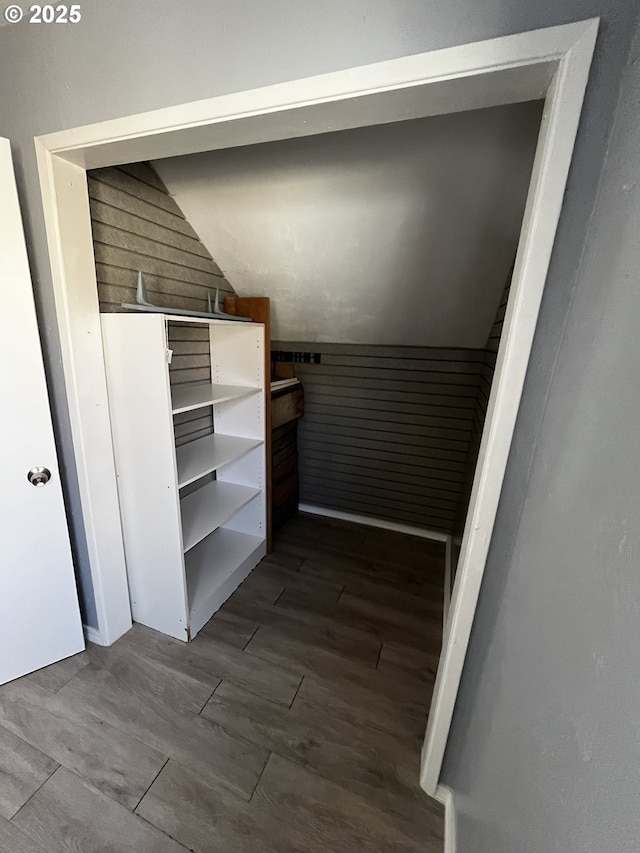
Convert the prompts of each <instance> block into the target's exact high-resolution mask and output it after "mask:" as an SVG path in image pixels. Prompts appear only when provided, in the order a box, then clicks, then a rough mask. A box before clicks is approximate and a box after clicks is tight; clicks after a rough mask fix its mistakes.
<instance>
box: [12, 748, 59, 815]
mask: <svg viewBox="0 0 640 853" xmlns="http://www.w3.org/2000/svg"><path fill="white" fill-rule="evenodd" d="M49 757H51V756H49ZM52 761H55V759H52ZM61 767H62V764H60V763H58V766H57V767H54V769H53V770H52V771H51V773H49V775H48V776H47V778H46V779H43V780H42V782H41V783H40V784H39V785H38V787H37V788H36V790H35V791H34V792H33V793H32V794H31V796H30V797H28V798H27V799H26V800H25V801H24V803H23V804H22V805H21V806H20V808H19V809H18V811H17V812H16V813H15V814H14V815H13V817H12V818H11V821H13V820H14V819H15V818H16V817H18V815H19V814H20V812H21V811H22V810H23V808H24V807H25V806H26V805H27V804H28V803H30V802H31V800H32V799H33V798H34V797H35V795H36V794H37V793H38V791H39V790H40V788H42V787H43V785H46V784H47V782H48V781H49V779H51V777H52V776H53V775H54V774H55V773H57V772H58V770H60V768H61Z"/></svg>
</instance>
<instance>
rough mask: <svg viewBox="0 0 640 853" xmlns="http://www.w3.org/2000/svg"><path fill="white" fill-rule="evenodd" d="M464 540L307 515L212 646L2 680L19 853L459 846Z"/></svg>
mask: <svg viewBox="0 0 640 853" xmlns="http://www.w3.org/2000/svg"><path fill="white" fill-rule="evenodd" d="M443 575H444V545H442V544H441V543H438V542H433V541H429V540H423V539H417V538H413V537H407V536H403V535H401V534H396V533H390V532H387V531H382V530H377V529H373V528H365V527H361V526H356V525H350V524H346V523H343V522H337V521H332V520H329V519H321V518H318V517H313V516H308V515H302V514H299V515H298V516H296V517H295V518H294V519H292V520H291V521H290V522H288V524H287V525H286V526H285V527H284V529H283V530H282V531H281V533H280V534H278V536H277V537H276V539H275V542H274V552H273V554H271V555H270V556H269V557H267V558H265V559H264V560H263V561H262V562H261V563H260V565H259V566H258V567H257V568H256V569H255V571H254V572H253V573H252V574H251V575H250V577H249V578H248V579H247V580H246V581H245V582H244V583H243V584H242V586H241V587H240V588H239V589H238V590H237V591H236V592H235V593H234V595H233V596H232V597H231V598H230V599H229V601H228V602H227V603H226V604H225V605H224V606H223V608H222V609H221V610H220V611H219V612H218V613H217V614H216V615H215V616H214V618H213V619H212V620H211V621H210V622H209V624H208V625H206V626H205V628H204V629H203V630H202V632H201V633H200V634H199V635H198V636H197V637H196V639H195V640H194V641H193V642H192V643H190V644H185V643H181V642H179V641H178V640H173V639H171V638H169V637H165V636H164V635H162V634H158V633H156V632H154V631H151V630H150V629H148V628H144V627H143V626H141V625H136V626H134V628H133V629H132V630H131V631H130V632H129V633H128V634H126V635H125V636H124V637H122V638H121V639H120V640H119V641H118V642H117V643H115V644H114V645H113V646H111V647H109V648H102V647H99V646H93V645H89V647H88V649H87V651H86V652H83V653H82V654H80V655H76V656H74V657H73V658H69V659H68V660H65V661H61V662H60V663H57V664H53V665H52V666H50V667H47V668H46V669H43V670H40V671H39V672H37V673H33V674H31V675H28V676H26V677H25V678H22V679H18V680H17V681H14V682H11V683H10V684H6V685H4V686H2V687H0V756H1V758H0V853H45V851H46V853H72V852H73V853H98V851H100V853H178V851H185V850H192V851H196V853H209V852H210V851H223V853H294V852H295V853H298V851H299V853H320V851H326V853H329V851H330V852H331V853H356V851H357V853H361V851H367V853H387V851H394V853H395V851H398V853H418V851H420V853H441V851H442V850H443V815H442V810H441V807H440V806H439V804H437V803H436V802H434V801H433V800H430V799H429V798H428V797H427V796H426V795H425V794H424V793H423V792H422V791H421V790H420V788H419V786H418V769H419V761H420V747H421V742H422V738H423V736H424V731H425V726H426V718H427V713H428V708H429V701H430V698H431V690H432V686H433V680H434V678H435V671H436V667H437V661H438V655H439V652H440V640H441V633H442V596H443Z"/></svg>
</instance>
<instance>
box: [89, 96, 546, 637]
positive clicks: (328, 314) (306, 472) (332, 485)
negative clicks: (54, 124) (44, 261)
mask: <svg viewBox="0 0 640 853" xmlns="http://www.w3.org/2000/svg"><path fill="white" fill-rule="evenodd" d="M540 119H541V104H540V103H539V102H529V103H524V104H516V105H509V106H505V107H495V108H491V109H486V110H477V111H474V112H470V113H460V114H455V115H444V116H434V117H430V118H427V119H417V120H412V121H407V122H396V123H393V124H390V125H383V126H374V127H364V128H356V129H354V130H349V131H340V132H336V133H329V134H322V135H317V136H310V137H304V138H302V139H292V140H282V141H276V142H269V143H264V144H261V145H253V146H249V147H247V148H237V149H225V150H220V151H212V152H203V153H200V154H192V155H187V156H184V157H179V158H173V159H172V160H165V161H162V160H161V161H157V162H154V163H138V164H128V165H123V166H119V167H112V168H106V169H98V170H94V171H93V172H89V196H90V207H91V217H92V227H93V236H94V249H95V259H96V273H97V283H98V296H99V301H100V309H101V312H102V329H103V339H104V350H105V364H106V369H107V377H108V390H109V401H110V408H111V420H112V431H113V438H114V448H115V454H116V466H117V470H118V483H119V498H120V505H121V512H122V524H123V531H124V538H125V551H126V559H127V567H128V573H129V584H130V592H131V604H132V611H133V618H134V620H135V621H139V622H142V623H143V624H145V625H148V626H149V627H152V628H156V629H157V630H159V631H162V632H164V633H166V634H169V635H171V636H173V637H178V638H180V639H184V640H188V639H191V638H193V637H194V636H195V635H196V634H197V632H198V631H199V630H200V629H201V628H202V626H203V625H204V624H205V623H206V622H207V620H208V619H209V618H210V617H211V615H212V614H213V613H214V612H215V611H216V610H217V609H218V608H219V607H220V606H221V605H222V603H223V602H224V601H225V599H226V598H227V597H228V596H229V595H230V594H231V593H232V592H233V591H234V589H235V588H236V587H237V586H238V584H240V583H241V582H242V580H243V579H244V578H245V577H246V576H247V575H248V574H249V572H250V571H251V569H252V568H253V567H254V566H255V565H256V564H257V563H258V562H259V560H260V559H261V558H262V557H263V556H264V555H265V553H267V552H268V550H269V547H270V540H271V534H272V532H273V531H277V529H278V527H279V526H281V525H282V524H284V523H286V521H287V519H289V518H291V517H292V516H293V515H295V513H296V512H297V511H298V510H299V509H301V510H302V511H306V512H314V513H319V514H327V515H332V516H334V517H338V518H340V517H344V518H352V519H355V520H356V521H358V520H361V521H363V522H365V523H373V524H377V525H380V526H388V527H390V528H391V529H401V530H405V531H408V532H413V533H415V534H417V535H423V536H428V535H430V534H436V535H443V534H444V535H446V536H452V537H453V538H454V540H457V541H458V542H459V541H460V538H461V536H462V533H463V530H464V523H465V516H466V510H467V505H468V501H469V496H470V492H471V485H472V481H473V474H474V470H475V465H476V461H477V455H478V449H479V445H480V439H481V435H482V429H483V424H484V418H485V415H486V410H487V403H488V399H489V395H490V390H491V381H492V377H493V371H494V369H495V362H496V356H497V351H498V347H499V342H500V335H501V330H502V325H503V323H504V318H505V313H506V311H507V305H508V299H509V293H510V280H511V272H512V269H513V261H514V257H515V253H516V249H517V244H518V238H519V232H520V225H521V222H522V215H523V211H524V205H525V201H526V194H527V188H528V183H529V178H530V173H531V166H532V163H533V156H534V153H535V146H536V140H537V134H538V131H539V126H540ZM140 274H141V275H142V279H143V281H144V286H145V296H146V299H147V300H148V302H149V303H151V304H152V305H153V306H154V309H153V310H151V311H149V310H148V306H147V307H145V306H138V307H139V308H140V309H142V310H132V309H131V307H127V306H132V305H135V303H136V295H138V296H139V292H138V291H139V288H138V282H139V276H140ZM216 294H217V297H218V298H217V300H216ZM214 304H215V305H216V306H217V307H218V309H219V311H221V312H225V314H227V315H229V316H225V317H220V316H215V315H213V314H209V316H206V315H207V314H208V313H209V312H211V307H212V306H213V305H214ZM176 310H177V311H179V312H180V314H178V315H176V314H172V312H173V311H176ZM243 315H244V319H242V317H243Z"/></svg>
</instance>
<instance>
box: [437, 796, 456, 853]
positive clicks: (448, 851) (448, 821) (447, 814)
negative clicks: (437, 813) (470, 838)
mask: <svg viewBox="0 0 640 853" xmlns="http://www.w3.org/2000/svg"><path fill="white" fill-rule="evenodd" d="M435 799H436V800H438V802H439V803H442V805H443V806H444V853H456V812H455V802H454V798H453V791H452V790H451V789H450V788H447V786H446V785H438V787H437V788H436V791H435Z"/></svg>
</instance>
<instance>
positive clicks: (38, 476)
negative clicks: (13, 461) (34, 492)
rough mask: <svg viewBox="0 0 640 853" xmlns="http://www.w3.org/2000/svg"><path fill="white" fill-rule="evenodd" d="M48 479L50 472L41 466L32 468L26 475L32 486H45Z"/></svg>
mask: <svg viewBox="0 0 640 853" xmlns="http://www.w3.org/2000/svg"><path fill="white" fill-rule="evenodd" d="M50 479H51V471H50V470H49V469H48V468H43V467H42V466H41V465H38V466H37V467H36V468H32V469H31V470H30V471H29V473H28V474H27V480H28V481H29V482H30V483H31V485H32V486H38V487H40V486H46V485H47V483H48V482H49V480H50Z"/></svg>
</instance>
